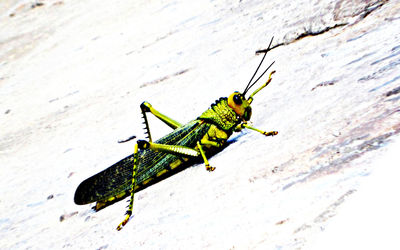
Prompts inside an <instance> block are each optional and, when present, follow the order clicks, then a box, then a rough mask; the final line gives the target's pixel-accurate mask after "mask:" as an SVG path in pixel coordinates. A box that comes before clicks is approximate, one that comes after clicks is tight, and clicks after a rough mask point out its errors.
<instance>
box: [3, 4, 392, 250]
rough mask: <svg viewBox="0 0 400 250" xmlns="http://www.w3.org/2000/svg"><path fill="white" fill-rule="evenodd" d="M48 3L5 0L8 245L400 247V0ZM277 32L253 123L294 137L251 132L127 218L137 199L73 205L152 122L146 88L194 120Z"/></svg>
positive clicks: (152, 193)
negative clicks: (144, 112) (399, 180)
mask: <svg viewBox="0 0 400 250" xmlns="http://www.w3.org/2000/svg"><path fill="white" fill-rule="evenodd" d="M38 2H39V1H11V0H4V1H2V2H1V3H0V11H1V13H0V30H1V32H0V176H1V182H0V248H2V249H9V248H12V249H26V248H33V249H59V248H73V249H75V248H82V249H83V248H84V249H87V248H91V249H105V248H107V249H127V248H130V249H132V248H133V249H136V248H140V249H188V247H190V248H191V249H299V248H300V249H301V248H308V247H310V248H312V247H317V248H316V249H326V248H328V247H329V246H331V243H330V242H335V239H336V238H337V237H342V239H344V240H343V242H345V243H344V244H343V245H342V247H343V248H346V247H347V246H351V247H349V248H348V249H354V248H355V247H357V246H358V245H357V242H359V241H360V240H362V239H365V240H366V241H365V242H368V241H367V239H368V237H371V235H379V236H382V237H379V238H380V239H382V242H380V241H378V242H375V243H376V244H377V245H374V244H375V243H374V244H370V246H371V247H375V246H378V247H379V246H380V245H379V243H382V249H384V248H386V246H389V248H391V247H393V248H392V249H398V248H399V243H398V242H396V240H395V238H391V237H384V236H385V235H389V236H390V235H392V233H393V227H392V225H393V222H398V221H399V216H398V215H397V214H396V211H397V210H395V209H392V208H396V206H397V207H398V205H397V203H398V198H397V196H396V194H395V193H394V192H393V191H395V190H398V189H397V188H396V187H397V186H395V185H394V184H393V186H392V185H388V184H389V183H395V178H394V177H396V176H397V172H398V171H396V168H395V165H393V164H395V163H396V162H398V156H397V155H396V154H395V153H393V152H394V151H395V152H398V147H399V146H398V144H399V139H398V136H397V134H398V132H399V131H400V122H399V121H400V119H399V118H400V112H399V111H400V107H399V106H400V105H399V104H400V101H399V100H400V97H399V96H400V95H399V94H400V89H399V85H400V84H399V83H400V75H399V72H400V71H399V68H400V30H399V29H398V27H399V25H400V2H399V1H346V0H342V1H301V0H298V1H290V2H284V1H268V2H264V1H236V2H235V3H232V2H231V1H191V2H189V1H173V2H171V1H161V0H158V1H143V0H139V1H130V2H127V1H107V2H99V1H94V0H88V1H77V0H64V1H50V0H49V1H44V0H43V1H40V3H43V5H41V4H37V3H38ZM27 6H28V7H27ZM32 7H34V8H32ZM272 36H274V37H275V39H274V43H273V45H274V46H275V48H274V49H273V50H272V51H271V52H270V53H269V55H268V57H267V61H268V62H272V61H273V60H274V61H276V62H275V64H274V66H273V68H274V69H275V70H276V71H277V73H276V74H275V75H274V79H273V81H272V83H271V84H270V86H268V88H266V89H265V90H263V91H262V92H260V93H259V94H257V95H256V96H255V101H254V103H253V105H252V106H253V116H252V121H253V124H254V126H256V127H258V128H260V129H265V130H278V131H279V135H278V136H276V137H273V138H265V137H263V136H261V135H259V134H257V133H253V132H251V131H249V132H247V131H246V132H243V133H241V134H237V135H235V136H233V140H234V143H232V144H231V145H230V146H229V147H228V148H227V149H226V150H224V151H223V152H221V153H219V154H218V155H216V156H214V157H213V158H211V160H210V162H211V164H212V165H213V166H216V167H217V169H216V171H215V172H213V173H208V172H206V171H205V170H204V166H202V165H196V166H194V167H191V168H188V169H187V170H185V171H183V172H181V173H179V174H177V175H175V176H172V177H170V178H169V179H167V180H165V181H163V182H161V183H158V184H156V185H154V186H151V187H149V188H147V189H145V190H143V191H142V192H140V193H138V195H136V201H135V209H134V218H133V220H132V221H130V222H129V223H128V224H127V226H126V228H124V230H123V231H121V232H117V231H115V227H116V226H117V225H118V223H119V222H120V221H121V220H122V219H123V215H124V212H125V206H126V202H124V201H123V202H118V203H116V204H114V205H112V206H110V207H107V208H106V209H104V210H102V211H100V212H98V213H95V212H93V211H92V210H91V207H92V205H87V206H77V205H75V204H74V203H73V195H74V192H75V189H76V187H77V185H78V184H79V183H80V182H81V181H83V180H84V179H86V178H87V177H89V176H91V175H93V174H95V173H97V172H99V171H101V170H103V169H104V168H106V167H108V166H109V165H111V164H113V163H114V162H116V161H118V160H119V159H121V158H123V157H125V156H126V155H128V154H130V153H132V149H133V143H131V144H129V143H128V144H118V143H117V141H118V140H120V139H122V138H126V137H129V136H130V135H132V134H136V135H137V136H138V137H142V136H143V134H142V128H141V122H142V121H141V118H140V109H139V104H140V103H141V102H142V101H144V100H147V101H149V102H150V103H152V104H153V106H154V107H157V108H158V109H159V110H160V111H162V112H163V113H165V114H168V115H169V116H171V117H173V118H175V119H176V120H178V121H181V122H186V121H189V120H191V119H194V118H196V117H197V116H198V115H200V114H201V112H203V111H204V110H205V109H207V108H208V107H209V105H210V104H211V103H213V102H214V100H215V99H218V98H219V97H222V96H227V95H229V94H230V93H231V92H233V91H234V90H240V91H242V89H243V88H244V87H245V84H246V83H247V81H248V80H249V78H250V76H251V75H252V73H253V72H254V70H255V68H256V66H257V64H258V62H259V60H260V57H259V56H255V55H254V51H256V50H258V49H262V48H265V47H266V46H267V45H268V42H269V40H270V38H271V37H272ZM268 62H267V63H268ZM267 63H266V64H267ZM150 123H151V125H150V126H151V130H152V132H153V133H152V134H153V137H160V136H162V135H164V134H166V133H168V132H169V131H170V130H169V128H168V127H166V126H164V124H162V123H161V122H159V121H157V120H155V119H152V120H150ZM393 141H397V142H396V143H393ZM396 157H397V158H396ZM375 173H376V174H375ZM389 177H391V178H389ZM386 179H388V180H390V181H391V182H389V181H388V182H386ZM375 186H379V189H376V190H379V193H384V194H391V195H385V196H380V195H379V193H378V194H377V193H376V192H375V193H374V192H372V191H373V190H375V189H374V187H375ZM369 195H371V196H369ZM359 197H364V198H359ZM368 198H370V199H371V202H372V200H376V203H378V204H376V203H375V204H374V205H376V206H373V208H374V209H373V210H369V212H366V213H365V214H361V213H360V214H359V216H360V215H361V217H358V218H355V219H354V220H353V221H351V220H350V218H352V217H353V215H354V216H356V215H357V211H359V210H362V208H363V207H365V206H368V204H369V203H365V200H368ZM378 198H380V199H378ZM349 211H350V212H349ZM360 212H361V211H360ZM362 212H364V211H362ZM381 215H385V216H384V217H383V219H382V220H380V218H381V217H380V216H381ZM60 218H62V219H60ZM360 218H361V219H360ZM363 219H365V220H363ZM331 221H332V225H330V222H331ZM361 222H364V223H365V224H363V225H362V226H363V227H361V229H362V228H364V229H366V228H367V227H368V229H370V230H371V231H368V232H367V231H364V230H359V229H360V228H359V226H360V223H361ZM386 222H387V223H386ZM357 226H358V228H357ZM330 227H331V228H330ZM341 228H346V229H347V228H356V229H354V230H351V231H350V232H351V233H353V236H354V238H353V237H348V234H347V235H344V236H345V238H343V235H342V236H340V235H339V234H338V233H340V232H342V230H341ZM371 232H372V233H371ZM319 239H326V241H325V240H320V241H318V240H319ZM347 242H349V244H347ZM365 242H361V243H365ZM361 245H362V246H365V247H368V246H369V245H368V244H364V245H363V244H361ZM354 246H355V247H354ZM364 249H365V248H364ZM373 249H376V247H375V248H373Z"/></svg>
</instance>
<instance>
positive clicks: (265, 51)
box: [243, 37, 274, 96]
mask: <svg viewBox="0 0 400 250" xmlns="http://www.w3.org/2000/svg"><path fill="white" fill-rule="evenodd" d="M272 40H274V37H272V38H271V41H270V42H269V45H268V48H267V49H264V50H257V51H256V54H259V53H264V56H263V58H262V59H261V62H260V64H259V65H258V67H257V69H256V71H255V72H254V74H253V76H252V77H251V79H250V81H249V83H248V84H247V86H246V88H245V89H244V91H243V96H244V95H246V93H247V91H249V89H250V88H251V87H253V85H254V84H255V83H256V82H257V81H258V80H259V79H260V78H261V77H259V78H258V79H257V80H256V81H255V82H254V83H253V84H251V81H253V79H254V77H255V76H256V74H257V72H258V69H259V68H260V67H261V64H262V63H263V61H264V59H265V56H266V55H267V53H268V51H270V50H271V44H272ZM271 65H272V64H271ZM271 65H270V67H271ZM264 74H265V72H264V73H263V74H262V75H264ZM262 75H261V76H262ZM250 84H251V85H250ZM249 86H250V87H249Z"/></svg>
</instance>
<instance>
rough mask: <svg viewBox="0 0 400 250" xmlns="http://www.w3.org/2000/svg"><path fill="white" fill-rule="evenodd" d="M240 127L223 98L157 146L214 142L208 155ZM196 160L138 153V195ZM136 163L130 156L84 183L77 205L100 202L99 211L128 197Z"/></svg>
mask: <svg viewBox="0 0 400 250" xmlns="http://www.w3.org/2000/svg"><path fill="white" fill-rule="evenodd" d="M238 123H240V120H239V119H238V117H237V115H236V113H235V112H234V111H233V110H232V109H231V108H230V107H229V106H228V105H227V99H226V98H221V99H220V100H218V101H216V103H215V104H213V105H212V106H211V108H210V109H208V110H207V111H205V112H204V113H203V114H202V115H201V116H200V117H199V118H197V119H196V120H193V121H191V122H189V123H188V124H186V125H184V126H182V127H179V128H177V129H175V130H174V131H173V132H171V133H170V134H168V135H166V136H164V137H162V138H161V139H159V140H157V141H155V143H159V144H166V145H181V146H186V147H190V148H196V143H197V142H198V141H202V140H203V141H204V140H208V141H212V142H215V143H216V144H215V145H211V146H207V147H206V148H205V149H206V153H208V152H209V151H210V150H212V148H218V147H221V146H222V145H223V144H224V143H225V142H226V140H227V139H228V137H229V136H230V135H231V134H232V132H233V129H234V127H236V125H237V124H238ZM194 158H197V157H189V156H182V155H179V154H171V153H164V152H156V151H153V150H150V149H145V150H142V151H139V157H138V159H139V161H138V168H137V172H136V177H135V183H136V184H135V189H134V190H135V192H137V191H139V190H142V189H144V188H146V187H148V186H149V185H151V184H153V183H156V182H158V181H160V180H162V179H164V178H165V176H168V174H169V175H170V174H172V173H176V172H177V170H179V169H181V168H182V167H183V166H185V165H186V166H187V165H190V163H191V162H193V161H194V160H196V159H194ZM133 160H134V155H133V154H132V155H129V156H128V157H126V158H124V159H122V160H121V161H119V162H117V163H115V164H114V165H112V166H111V167H109V168H107V169H105V170H103V171H102V172H100V173H98V174H96V175H94V176H92V177H90V178H88V179H87V180H85V181H83V182H82V183H81V184H80V185H79V186H78V188H77V190H76V193H75V203H76V204H79V205H81V204H87V203H92V202H98V203H97V205H96V209H100V208H102V207H104V206H106V205H108V204H110V203H113V202H115V201H117V200H120V199H122V198H124V197H126V196H127V195H129V193H130V187H131V183H132V165H133Z"/></svg>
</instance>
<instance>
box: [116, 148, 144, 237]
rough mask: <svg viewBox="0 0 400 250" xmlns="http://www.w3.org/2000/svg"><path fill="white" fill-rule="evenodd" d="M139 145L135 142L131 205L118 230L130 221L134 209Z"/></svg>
mask: <svg viewBox="0 0 400 250" xmlns="http://www.w3.org/2000/svg"><path fill="white" fill-rule="evenodd" d="M138 151H139V145H138V143H136V144H135V149H134V160H133V169H132V183H131V189H130V194H131V198H130V200H129V205H128V210H127V211H126V216H125V219H124V220H123V221H122V222H121V223H120V224H119V225H118V227H117V230H118V231H120V230H121V229H122V228H123V227H124V226H125V225H126V223H128V221H129V218H130V217H131V215H132V210H133V201H134V195H135V185H136V178H135V177H136V170H137V166H138V160H139V154H138Z"/></svg>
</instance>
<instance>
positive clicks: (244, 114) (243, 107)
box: [228, 91, 251, 121]
mask: <svg viewBox="0 0 400 250" xmlns="http://www.w3.org/2000/svg"><path fill="white" fill-rule="evenodd" d="M228 105H229V107H230V108H231V109H233V111H235V113H236V114H237V115H238V116H239V117H240V118H241V119H243V120H245V121H248V120H250V117H251V106H250V102H249V101H248V100H246V98H245V97H244V95H242V94H241V93H239V92H238V91H235V92H233V93H232V94H231V95H230V96H229V97H228Z"/></svg>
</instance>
